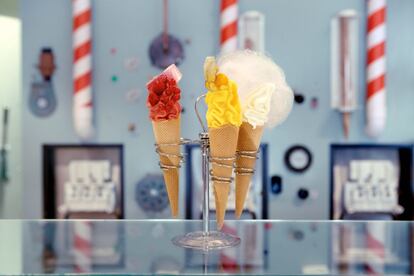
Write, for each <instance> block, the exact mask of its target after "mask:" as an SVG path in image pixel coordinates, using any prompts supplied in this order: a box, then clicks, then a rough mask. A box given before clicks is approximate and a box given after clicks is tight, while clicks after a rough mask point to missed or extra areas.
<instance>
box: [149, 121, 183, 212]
mask: <svg viewBox="0 0 414 276" xmlns="http://www.w3.org/2000/svg"><path fill="white" fill-rule="evenodd" d="M152 128H153V131H154V136H155V141H156V143H157V144H159V147H158V150H159V152H161V153H165V154H171V155H170V156H166V155H162V154H160V164H161V165H164V166H177V167H178V166H179V164H180V157H179V156H178V155H179V154H180V145H179V143H180V118H177V119H173V120H164V121H152ZM162 144H176V145H162ZM174 155H177V156H174ZM163 174H164V181H165V185H166V188H167V193H168V199H169V201H170V208H171V213H172V216H173V217H177V215H178V191H179V185H178V184H179V168H168V169H166V168H164V169H163Z"/></svg>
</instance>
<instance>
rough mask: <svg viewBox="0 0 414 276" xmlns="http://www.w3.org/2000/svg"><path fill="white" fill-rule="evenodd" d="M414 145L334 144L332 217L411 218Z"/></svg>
mask: <svg viewBox="0 0 414 276" xmlns="http://www.w3.org/2000/svg"><path fill="white" fill-rule="evenodd" d="M413 147H414V146H413V145H411V144H332V145H331V148H330V194H331V196H330V218H331V219H351V220H360V219H362V220H370V219H381V220H411V219H412V218H413V213H414V212H413V211H414V209H413V206H412V204H411V202H412V200H413V187H414V185H413V183H414V176H413V171H412V167H413V156H414V154H413V152H414V150H413Z"/></svg>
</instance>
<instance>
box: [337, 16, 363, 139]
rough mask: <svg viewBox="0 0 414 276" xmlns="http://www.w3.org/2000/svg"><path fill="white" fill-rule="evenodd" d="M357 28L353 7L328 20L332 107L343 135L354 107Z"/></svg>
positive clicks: (348, 125) (356, 85)
mask: <svg viewBox="0 0 414 276" xmlns="http://www.w3.org/2000/svg"><path fill="white" fill-rule="evenodd" d="M358 31H359V22H358V14H357V11H355V10H343V11H341V12H339V13H338V14H337V15H336V16H335V17H334V18H333V19H332V21H331V107H332V108H333V109H336V110H338V111H339V112H341V113H342V125H343V130H344V136H345V138H348V136H349V129H350V116H351V112H352V111H354V110H355V109H356V107H357V98H358V97H357V90H358V79H357V77H358V44H359V40H358V37H359V36H358Z"/></svg>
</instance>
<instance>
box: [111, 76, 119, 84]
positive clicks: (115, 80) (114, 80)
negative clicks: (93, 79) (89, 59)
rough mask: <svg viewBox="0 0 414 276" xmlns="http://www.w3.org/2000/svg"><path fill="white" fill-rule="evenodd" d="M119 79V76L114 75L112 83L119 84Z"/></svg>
mask: <svg viewBox="0 0 414 276" xmlns="http://www.w3.org/2000/svg"><path fill="white" fill-rule="evenodd" d="M118 79H119V78H118V75H115V74H114V75H112V76H111V81H112V83H117V82H118Z"/></svg>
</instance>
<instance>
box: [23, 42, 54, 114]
mask: <svg viewBox="0 0 414 276" xmlns="http://www.w3.org/2000/svg"><path fill="white" fill-rule="evenodd" d="M37 68H38V69H39V72H40V74H41V76H42V81H39V82H33V83H32V85H31V91H30V97H29V107H30V110H31V111H32V113H33V114H34V115H35V116H38V117H46V116H49V115H51V114H52V113H53V112H54V111H55V109H56V105H57V102H56V96H55V93H54V88H53V84H52V76H53V73H54V72H55V70H56V65H55V60H54V54H53V50H52V49H51V48H48V47H45V48H42V50H41V52H40V55H39V64H38V65H37Z"/></svg>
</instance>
